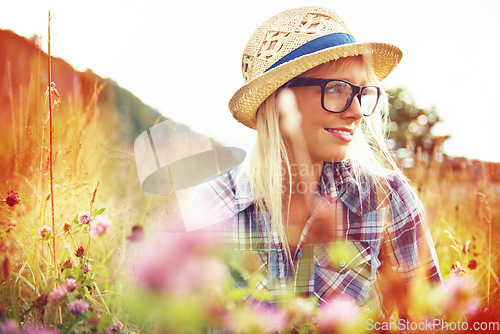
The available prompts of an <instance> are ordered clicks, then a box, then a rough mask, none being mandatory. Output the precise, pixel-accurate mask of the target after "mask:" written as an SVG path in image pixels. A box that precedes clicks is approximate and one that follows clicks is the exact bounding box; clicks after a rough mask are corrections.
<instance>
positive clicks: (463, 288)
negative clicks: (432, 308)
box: [433, 276, 479, 318]
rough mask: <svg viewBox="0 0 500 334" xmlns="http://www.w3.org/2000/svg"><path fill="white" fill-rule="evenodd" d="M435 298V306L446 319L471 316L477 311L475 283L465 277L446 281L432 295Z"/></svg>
mask: <svg viewBox="0 0 500 334" xmlns="http://www.w3.org/2000/svg"><path fill="white" fill-rule="evenodd" d="M433 296H434V298H436V302H435V305H437V306H438V307H439V309H440V310H442V311H443V312H444V314H445V315H446V316H447V317H450V318H453V316H463V315H471V314H473V313H475V312H476V311H477V309H478V306H479V303H478V300H477V299H476V297H475V296H476V283H475V282H474V281H473V280H472V279H471V278H470V277H466V276H456V277H452V278H450V279H448V280H447V281H446V283H445V284H444V285H443V286H441V287H439V288H438V289H437V290H436V293H434V294H433Z"/></svg>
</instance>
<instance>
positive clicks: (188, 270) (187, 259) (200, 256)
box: [131, 232, 228, 294]
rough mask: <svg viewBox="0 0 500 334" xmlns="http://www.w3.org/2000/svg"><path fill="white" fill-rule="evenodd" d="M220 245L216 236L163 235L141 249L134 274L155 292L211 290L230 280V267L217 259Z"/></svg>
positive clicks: (133, 269) (152, 239) (159, 234)
mask: <svg viewBox="0 0 500 334" xmlns="http://www.w3.org/2000/svg"><path fill="white" fill-rule="evenodd" d="M219 245H220V243H219V242H218V240H217V238H215V237H214V234H213V233H210V234H208V233H207V234H205V233H195V232H191V233H164V232H160V233H158V234H157V235H155V236H154V237H153V238H151V239H150V240H149V241H148V242H145V243H144V244H143V245H142V248H140V249H139V251H138V253H137V256H136V257H135V259H134V261H133V263H132V268H131V271H132V275H133V276H134V277H135V278H136V279H137V280H138V281H139V282H141V283H142V284H144V285H145V286H147V287H148V288H150V289H152V290H166V291H169V292H171V293H174V294H184V293H192V292H195V291H200V290H203V289H206V290H208V289H211V290H212V289H214V287H216V286H221V285H222V284H223V282H225V280H226V278H227V277H228V271H227V267H226V266H225V265H224V264H223V263H222V262H221V261H220V260H219V259H218V258H216V257H215V256H214V253H215V251H216V250H217V248H218V247H219ZM200 273H203V274H200Z"/></svg>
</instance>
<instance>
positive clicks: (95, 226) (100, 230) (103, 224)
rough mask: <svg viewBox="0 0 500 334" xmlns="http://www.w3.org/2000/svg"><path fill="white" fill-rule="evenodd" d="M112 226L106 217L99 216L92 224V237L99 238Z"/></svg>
mask: <svg viewBox="0 0 500 334" xmlns="http://www.w3.org/2000/svg"><path fill="white" fill-rule="evenodd" d="M110 226H111V220H109V218H108V217H106V216H102V215H100V216H97V217H96V218H95V219H94V220H92V222H91V223H90V231H89V233H90V235H93V236H99V235H102V234H104V233H106V232H107V231H108V229H109V227H110Z"/></svg>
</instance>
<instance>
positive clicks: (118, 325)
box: [107, 321, 123, 333]
mask: <svg viewBox="0 0 500 334" xmlns="http://www.w3.org/2000/svg"><path fill="white" fill-rule="evenodd" d="M122 330H123V324H122V323H121V322H120V321H117V322H115V323H114V324H113V326H111V327H109V328H108V330H107V332H108V333H118V332H120V331H122Z"/></svg>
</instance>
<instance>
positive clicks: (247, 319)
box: [226, 304, 288, 333]
mask: <svg viewBox="0 0 500 334" xmlns="http://www.w3.org/2000/svg"><path fill="white" fill-rule="evenodd" d="M226 326H227V327H228V329H229V330H230V332H234V333H242V332H244V333H279V332H280V331H282V330H284V329H285V328H287V327H288V316H287V314H286V313H285V312H284V311H283V310H281V309H280V308H278V307H276V306H274V305H269V304H260V305H255V304H250V305H248V306H245V307H244V308H241V309H237V310H235V311H233V312H232V313H231V314H230V316H229V318H228V319H227V320H226Z"/></svg>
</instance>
